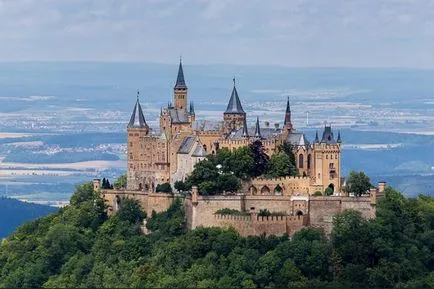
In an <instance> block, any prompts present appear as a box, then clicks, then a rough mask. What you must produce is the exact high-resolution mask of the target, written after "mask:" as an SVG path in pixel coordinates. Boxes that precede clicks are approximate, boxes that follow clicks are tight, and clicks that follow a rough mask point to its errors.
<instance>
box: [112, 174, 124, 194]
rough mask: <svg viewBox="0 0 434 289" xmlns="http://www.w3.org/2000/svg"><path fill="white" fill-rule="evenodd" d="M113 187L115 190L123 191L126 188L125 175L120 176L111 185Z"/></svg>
mask: <svg viewBox="0 0 434 289" xmlns="http://www.w3.org/2000/svg"><path fill="white" fill-rule="evenodd" d="M113 187H114V188H115V189H117V190H119V189H125V188H126V187H127V174H123V175H120V176H119V177H118V178H117V179H116V180H115V182H114V183H113Z"/></svg>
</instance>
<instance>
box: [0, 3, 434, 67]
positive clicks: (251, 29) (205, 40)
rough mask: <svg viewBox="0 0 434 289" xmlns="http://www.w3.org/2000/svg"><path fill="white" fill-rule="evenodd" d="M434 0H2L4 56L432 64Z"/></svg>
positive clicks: (0, 49) (0, 54)
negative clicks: (182, 57)
mask: <svg viewBox="0 0 434 289" xmlns="http://www.w3.org/2000/svg"><path fill="white" fill-rule="evenodd" d="M433 8H434V1H433V0H411V1H410V0H353V1H347V0H334V1H325V0H270V1H261V0H178V1H172V0H125V1H116V0H63V1H60V0H0V60H109V61H112V60H116V61H123V60H128V61H134V60H137V61H152V62H168V63H173V62H175V61H176V59H177V58H178V56H179V55H180V54H182V55H183V56H184V58H185V59H186V62H190V63H215V62H224V63H240V64H282V65H292V66H324V65H327V66H330V65H332V66H425V67H432V68H434V55H432V53H431V51H432V50H433V49H434V39H433V38H432V35H433V34H434V32H433V24H432V20H431V19H433V16H434V9H433Z"/></svg>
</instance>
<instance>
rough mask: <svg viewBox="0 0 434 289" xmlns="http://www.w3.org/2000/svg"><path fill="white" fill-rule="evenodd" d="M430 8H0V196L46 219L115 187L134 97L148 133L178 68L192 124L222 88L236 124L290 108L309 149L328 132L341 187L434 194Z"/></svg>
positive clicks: (215, 103) (274, 118) (167, 4)
mask: <svg viewBox="0 0 434 289" xmlns="http://www.w3.org/2000/svg"><path fill="white" fill-rule="evenodd" d="M430 7H431V8H433V7H434V1H403V0H402V1H396V0H394V1H392V0H381V1H351V2H348V1H332V2H328V3H326V2H322V1H308V0H305V1H301V0H297V1H289V2H288V1H280V0H276V1H269V2H263V1H251V2H249V5H246V2H245V1H229V0H227V1H223V0H222V1H205V0H189V1H177V2H173V1H135V0H131V1H124V2H122V3H117V2H116V1H99V0H93V1H50V0H44V1H31V0H19V1H8V0H3V1H0V39H1V40H2V41H1V42H2V45H0V61H1V63H0V88H1V89H0V99H1V100H2V106H1V108H0V113H1V115H2V119H1V121H0V130H1V131H2V133H1V134H0V155H1V157H2V162H1V163H0V169H1V171H0V173H1V174H0V186H2V187H3V189H0V191H2V193H3V194H4V195H7V196H12V197H16V198H19V199H22V200H30V201H34V202H42V203H47V202H48V203H53V204H57V205H59V204H63V203H64V202H66V201H67V200H68V199H69V196H70V193H71V191H72V189H73V187H74V186H75V185H76V184H78V183H81V182H83V181H87V180H89V179H91V178H93V177H97V176H101V175H103V176H106V177H109V178H114V177H115V176H117V175H119V174H120V173H122V172H123V171H124V170H125V167H126V163H125V161H124V160H125V150H126V148H125V141H126V138H125V127H126V124H127V121H128V118H129V115H130V113H131V110H132V107H133V104H134V101H135V94H136V90H140V92H141V101H142V103H143V107H144V111H145V117H146V119H147V121H148V122H149V123H150V125H151V126H153V127H154V128H156V126H157V118H158V115H159V112H160V108H161V107H163V106H166V105H167V102H168V101H169V100H170V97H171V90H172V86H173V83H174V81H175V73H176V65H177V62H178V59H179V56H180V55H182V56H183V59H184V67H185V74H186V80H187V83H188V86H189V88H190V99H191V100H192V101H194V103H195V106H196V111H197V114H198V117H199V118H210V119H218V118H220V117H221V113H222V111H223V109H224V107H225V105H226V103H227V100H228V99H229V95H230V90H231V80H232V77H233V76H236V78H237V82H238V87H239V92H240V97H241V100H242V101H243V103H245V104H244V105H245V107H246V110H247V111H248V114H249V115H251V116H252V119H249V121H250V122H252V121H253V120H254V118H253V117H254V116H260V117H261V120H263V121H271V122H272V123H274V122H282V121H283V118H282V116H283V115H282V113H283V107H284V105H283V104H284V101H285V99H286V97H287V96H289V97H290V100H291V105H292V108H293V117H294V123H295V125H296V128H297V129H298V130H301V131H303V132H305V133H306V134H307V136H308V138H309V140H311V141H312V140H313V136H314V134H315V131H316V130H319V131H321V127H322V126H323V124H324V122H329V123H331V124H332V125H333V127H334V128H335V129H337V130H341V131H342V136H343V140H344V150H343V153H342V158H343V162H342V169H343V173H344V174H347V173H348V172H349V170H350V169H356V170H364V171H366V172H367V173H368V174H370V175H371V178H372V179H373V180H382V179H384V180H387V181H389V182H390V183H391V184H392V185H394V186H396V187H397V188H399V189H401V190H402V191H403V192H404V193H406V194H408V195H415V194H418V193H421V192H424V193H427V194H433V193H434V189H433V187H432V186H433V181H432V173H433V171H432V168H433V166H434V157H432V156H431V154H429V153H428V152H430V151H431V150H432V146H434V131H433V127H434V118H433V117H432V115H433V110H434V102H433V94H434V84H433V81H432V79H433V77H434V71H432V70H430V69H431V68H433V67H434V59H433V57H434V56H433V55H432V53H430V52H431V51H432V49H433V48H434V47H433V46H434V40H433V39H434V38H433V37H432V35H433V31H434V26H433V22H432V20H431V18H432V15H431V14H433V13H434V12H433V11H434V9H430ZM252 15H255V17H252ZM398 43H399V45H397V44H398ZM342 66H345V67H346V68H334V67H342ZM327 67H328V68H327ZM361 67H363V68H361ZM375 67H383V68H375ZM387 67H391V68H387ZM396 67H401V68H396Z"/></svg>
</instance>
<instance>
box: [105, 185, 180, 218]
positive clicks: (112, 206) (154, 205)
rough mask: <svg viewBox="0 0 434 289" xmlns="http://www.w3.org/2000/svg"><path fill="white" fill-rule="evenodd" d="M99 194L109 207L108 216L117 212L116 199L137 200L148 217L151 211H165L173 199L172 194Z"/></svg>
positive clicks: (137, 192) (114, 192)
mask: <svg viewBox="0 0 434 289" xmlns="http://www.w3.org/2000/svg"><path fill="white" fill-rule="evenodd" d="M101 194H102V197H103V198H104V200H105V201H106V204H107V205H108V206H109V214H110V213H115V212H116V211H117V210H118V206H119V205H116V202H117V199H118V198H120V199H122V198H124V197H125V198H132V199H134V200H137V201H138V202H139V203H140V205H141V206H142V208H143V210H144V211H145V212H146V213H147V214H148V215H150V214H151V213H152V210H154V211H155V212H157V213H159V212H163V211H166V210H167V209H168V208H169V207H170V205H171V204H172V202H173V198H174V196H173V195H172V194H166V193H143V192H139V191H127V190H102V191H101ZM117 197H118V198H117Z"/></svg>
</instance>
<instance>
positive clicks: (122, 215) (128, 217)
mask: <svg viewBox="0 0 434 289" xmlns="http://www.w3.org/2000/svg"><path fill="white" fill-rule="evenodd" d="M116 216H117V218H119V219H120V220H121V221H126V222H129V223H133V224H134V223H140V222H142V221H143V219H144V218H146V214H145V213H144V212H143V211H142V207H141V206H140V204H139V202H138V201H136V200H133V199H130V198H121V201H120V208H119V211H118V212H117V213H116Z"/></svg>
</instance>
